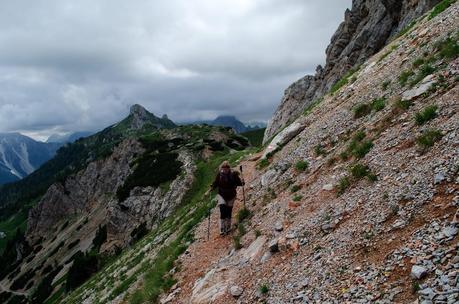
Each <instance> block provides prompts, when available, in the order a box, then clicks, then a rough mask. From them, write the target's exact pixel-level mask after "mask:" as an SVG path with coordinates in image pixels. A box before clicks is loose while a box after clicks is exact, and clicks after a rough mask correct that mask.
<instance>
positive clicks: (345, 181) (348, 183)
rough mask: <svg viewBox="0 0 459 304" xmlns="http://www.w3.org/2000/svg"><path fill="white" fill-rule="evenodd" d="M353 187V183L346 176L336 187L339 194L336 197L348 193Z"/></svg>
mask: <svg viewBox="0 0 459 304" xmlns="http://www.w3.org/2000/svg"><path fill="white" fill-rule="evenodd" d="M350 186H351V181H350V180H349V177H347V176H345V177H342V178H340V180H339V182H338V185H337V187H336V189H337V192H336V195H337V196H340V195H342V194H344V192H346V190H347V189H348V188H349V187H350Z"/></svg>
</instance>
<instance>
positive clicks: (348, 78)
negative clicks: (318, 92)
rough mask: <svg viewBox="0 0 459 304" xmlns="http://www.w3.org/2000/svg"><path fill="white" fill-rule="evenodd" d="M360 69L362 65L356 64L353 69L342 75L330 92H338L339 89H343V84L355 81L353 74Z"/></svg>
mask: <svg viewBox="0 0 459 304" xmlns="http://www.w3.org/2000/svg"><path fill="white" fill-rule="evenodd" d="M359 69H360V66H356V67H354V68H352V69H350V70H349V71H348V72H347V73H346V74H345V75H344V76H343V77H341V79H340V80H338V82H336V83H335V84H334V85H333V86H332V87H331V89H330V93H331V94H334V93H336V92H337V91H338V90H339V89H341V88H342V87H343V86H345V85H346V84H348V83H349V82H350V81H352V82H353V81H355V78H353V77H352V76H353V75H354V74H355V73H356V72H357V71H358V70H359Z"/></svg>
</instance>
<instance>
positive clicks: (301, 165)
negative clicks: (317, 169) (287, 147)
mask: <svg viewBox="0 0 459 304" xmlns="http://www.w3.org/2000/svg"><path fill="white" fill-rule="evenodd" d="M308 167H309V163H308V162H307V161H306V160H299V161H297V162H296V163H295V170H296V171H298V172H304V171H306V169H308Z"/></svg>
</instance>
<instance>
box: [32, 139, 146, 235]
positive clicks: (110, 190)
mask: <svg viewBox="0 0 459 304" xmlns="http://www.w3.org/2000/svg"><path fill="white" fill-rule="evenodd" d="M142 151H143V148H142V147H141V145H140V144H139V143H138V142H137V141H135V140H126V141H124V142H123V143H122V144H120V145H119V146H118V147H117V148H116V149H115V150H114V152H113V154H112V155H111V156H110V157H109V158H107V159H105V160H98V161H94V162H92V163H90V164H89V165H88V166H87V168H86V169H85V170H83V171H81V172H79V173H77V174H76V175H73V176H70V177H68V178H67V179H66V180H65V181H64V182H59V183H55V184H53V185H52V186H51V187H50V188H49V189H48V191H47V192H46V194H45V195H44V196H43V198H42V199H41V200H40V202H39V203H38V205H37V206H36V207H35V208H33V209H32V210H31V211H30V214H29V219H28V222H27V224H28V226H27V235H28V237H29V238H34V237H35V236H37V237H40V236H43V235H44V234H45V232H46V231H49V230H50V229H52V228H53V227H54V225H56V224H57V223H61V222H62V219H67V218H71V217H72V216H74V215H78V216H81V214H88V213H90V212H91V210H93V209H95V208H99V207H106V206H107V204H108V202H109V201H110V197H111V196H112V195H113V194H114V193H116V190H117V189H118V187H120V186H121V185H122V184H123V182H124V180H125V179H126V177H127V176H128V175H129V174H130V173H131V167H130V163H131V162H132V160H133V159H134V157H135V156H137V155H138V154H140V153H141V152H142Z"/></svg>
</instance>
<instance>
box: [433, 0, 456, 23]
mask: <svg viewBox="0 0 459 304" xmlns="http://www.w3.org/2000/svg"><path fill="white" fill-rule="evenodd" d="M456 1H457V0H443V1H442V2H440V3H438V4H437V5H436V6H435V7H434V8H433V10H432V12H431V13H430V15H429V20H430V19H432V18H435V17H436V16H438V15H439V14H441V13H442V12H444V11H445V10H446V9H447V8H448V7H450V6H451V5H452V4H454V3H455V2H456Z"/></svg>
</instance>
